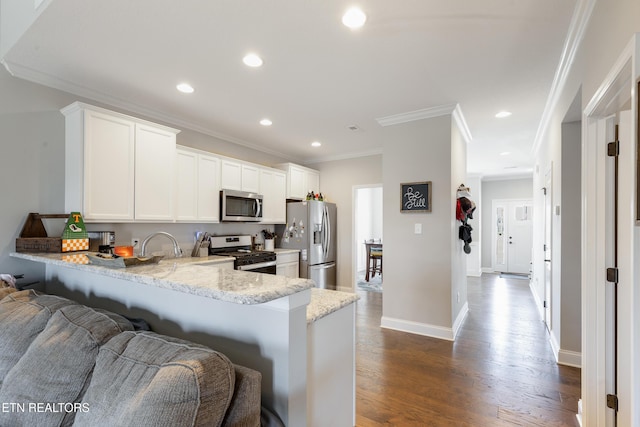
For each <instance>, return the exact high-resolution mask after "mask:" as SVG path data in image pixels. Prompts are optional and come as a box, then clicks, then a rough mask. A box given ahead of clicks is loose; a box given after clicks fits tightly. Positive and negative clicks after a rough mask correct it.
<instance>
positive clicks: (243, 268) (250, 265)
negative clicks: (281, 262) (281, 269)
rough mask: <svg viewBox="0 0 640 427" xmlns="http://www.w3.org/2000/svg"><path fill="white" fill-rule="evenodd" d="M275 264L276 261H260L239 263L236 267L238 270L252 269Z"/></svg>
mask: <svg viewBox="0 0 640 427" xmlns="http://www.w3.org/2000/svg"><path fill="white" fill-rule="evenodd" d="M274 265H276V262H275V261H266V262H258V263H256V264H247V265H239V266H237V267H236V270H242V271H250V270H256V269H258V268H263V267H272V266H274Z"/></svg>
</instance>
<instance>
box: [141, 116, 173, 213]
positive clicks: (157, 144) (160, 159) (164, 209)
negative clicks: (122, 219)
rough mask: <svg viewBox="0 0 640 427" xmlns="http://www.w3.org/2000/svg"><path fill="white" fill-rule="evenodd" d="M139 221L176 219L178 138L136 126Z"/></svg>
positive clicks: (155, 128)
mask: <svg viewBox="0 0 640 427" xmlns="http://www.w3.org/2000/svg"><path fill="white" fill-rule="evenodd" d="M135 145H136V150H135V151H136V161H135V219H136V220H141V221H161V222H170V221H173V219H174V200H173V194H174V191H175V190H174V176H175V156H176V134H175V132H173V131H167V130H165V129H162V128H159V127H156V126H150V125H147V124H140V123H136V144H135Z"/></svg>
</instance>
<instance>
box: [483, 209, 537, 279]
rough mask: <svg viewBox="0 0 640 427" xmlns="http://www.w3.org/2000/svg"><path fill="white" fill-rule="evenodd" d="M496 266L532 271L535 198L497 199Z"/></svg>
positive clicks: (494, 232)
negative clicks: (533, 199)
mask: <svg viewBox="0 0 640 427" xmlns="http://www.w3.org/2000/svg"><path fill="white" fill-rule="evenodd" d="M492 206H493V209H492V210H493V225H494V227H493V229H494V230H493V235H494V239H493V266H494V267H493V269H494V270H495V271H500V272H508V273H519V274H529V269H530V267H531V245H532V238H533V237H532V229H533V228H532V225H533V220H532V218H533V202H532V201H531V200H494V201H493V203H492Z"/></svg>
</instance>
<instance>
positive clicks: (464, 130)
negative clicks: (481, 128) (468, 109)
mask: <svg viewBox="0 0 640 427" xmlns="http://www.w3.org/2000/svg"><path fill="white" fill-rule="evenodd" d="M453 119H454V120H455V122H456V124H457V125H458V129H459V130H460V133H461V134H462V137H463V138H464V141H465V142H466V143H467V144H468V143H470V142H471V141H472V140H473V138H472V137H471V131H470V130H469V126H468V125H467V121H466V120H465V118H464V114H462V109H461V108H460V104H456V108H454V109H453Z"/></svg>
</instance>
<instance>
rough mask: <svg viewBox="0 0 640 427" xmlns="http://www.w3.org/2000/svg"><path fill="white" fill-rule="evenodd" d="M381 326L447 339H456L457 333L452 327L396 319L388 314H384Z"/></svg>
mask: <svg viewBox="0 0 640 427" xmlns="http://www.w3.org/2000/svg"><path fill="white" fill-rule="evenodd" d="M380 327H382V328H385V329H393V330H395V331H401V332H408V333H410V334H416V335H424V336H427V337H432V338H438V339H441V340H447V341H454V339H455V334H454V331H453V329H452V328H445V327H442V326H436V325H429V324H427V323H420V322H414V321H411V320H404V319H396V318H393V317H387V316H382V319H381V321H380Z"/></svg>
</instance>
